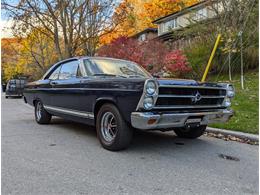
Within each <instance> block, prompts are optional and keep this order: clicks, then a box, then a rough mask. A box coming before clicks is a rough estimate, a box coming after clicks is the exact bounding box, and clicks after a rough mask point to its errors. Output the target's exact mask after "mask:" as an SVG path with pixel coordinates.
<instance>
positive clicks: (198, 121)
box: [186, 118, 201, 124]
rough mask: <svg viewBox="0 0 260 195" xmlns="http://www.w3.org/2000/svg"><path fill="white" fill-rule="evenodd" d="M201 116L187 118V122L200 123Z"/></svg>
mask: <svg viewBox="0 0 260 195" xmlns="http://www.w3.org/2000/svg"><path fill="white" fill-rule="evenodd" d="M200 122H201V118H191V119H187V120H186V124H191V123H200Z"/></svg>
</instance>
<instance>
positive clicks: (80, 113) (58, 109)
mask: <svg viewBox="0 0 260 195" xmlns="http://www.w3.org/2000/svg"><path fill="white" fill-rule="evenodd" d="M43 107H44V108H45V109H46V110H50V111H55V112H60V113H63V114H69V115H73V116H78V117H83V118H89V119H94V114H93V113H92V112H83V111H78V110H71V109H67V108H61V107H56V106H49V105H43Z"/></svg>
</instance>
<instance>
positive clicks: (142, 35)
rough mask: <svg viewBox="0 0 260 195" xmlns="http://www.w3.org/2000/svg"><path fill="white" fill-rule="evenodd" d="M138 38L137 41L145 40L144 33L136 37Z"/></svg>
mask: <svg viewBox="0 0 260 195" xmlns="http://www.w3.org/2000/svg"><path fill="white" fill-rule="evenodd" d="M138 40H139V41H145V40H146V34H141V35H140V36H139V37H138Z"/></svg>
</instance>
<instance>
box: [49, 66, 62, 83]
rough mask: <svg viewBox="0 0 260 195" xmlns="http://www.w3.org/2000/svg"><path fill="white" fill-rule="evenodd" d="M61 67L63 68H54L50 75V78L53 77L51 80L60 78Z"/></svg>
mask: <svg viewBox="0 0 260 195" xmlns="http://www.w3.org/2000/svg"><path fill="white" fill-rule="evenodd" d="M60 68H61V66H59V67H58V68H56V70H54V71H53V73H52V74H51V75H50V76H49V79H51V80H56V79H58V78H59V73H60Z"/></svg>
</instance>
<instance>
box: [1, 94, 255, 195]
mask: <svg viewBox="0 0 260 195" xmlns="http://www.w3.org/2000/svg"><path fill="white" fill-rule="evenodd" d="M219 154H225V155H231V156H234V157H236V158H238V159H239V161H232V160H226V159H223V158H220V157H219ZM2 194H37V195H38V194H44V195H45V194H68V195H70V194H149V195H150V194H218V195H219V194H258V146H252V145H247V144H241V143H237V142H232V141H229V142H226V141H223V140H220V139H215V138H209V137H205V136H202V137H201V138H200V139H197V140H185V139H180V138H177V137H176V136H175V134H174V133H172V132H168V133H160V132H158V133H140V132H138V133H136V135H135V138H134V140H133V143H132V145H131V147H130V148H129V149H128V150H125V151H121V152H110V151H107V150H104V149H102V148H101V146H100V144H99V142H98V140H97V139H96V133H95V131H94V129H93V128H91V127H89V126H86V125H82V124H76V123H72V122H69V121H65V120H62V119H59V118H55V119H54V120H53V122H52V123H51V124H50V125H38V124H36V123H35V122H34V116H33V108H32V107H29V106H28V105H25V104H24V103H23V101H22V100H21V99H4V98H3V96H2Z"/></svg>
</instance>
